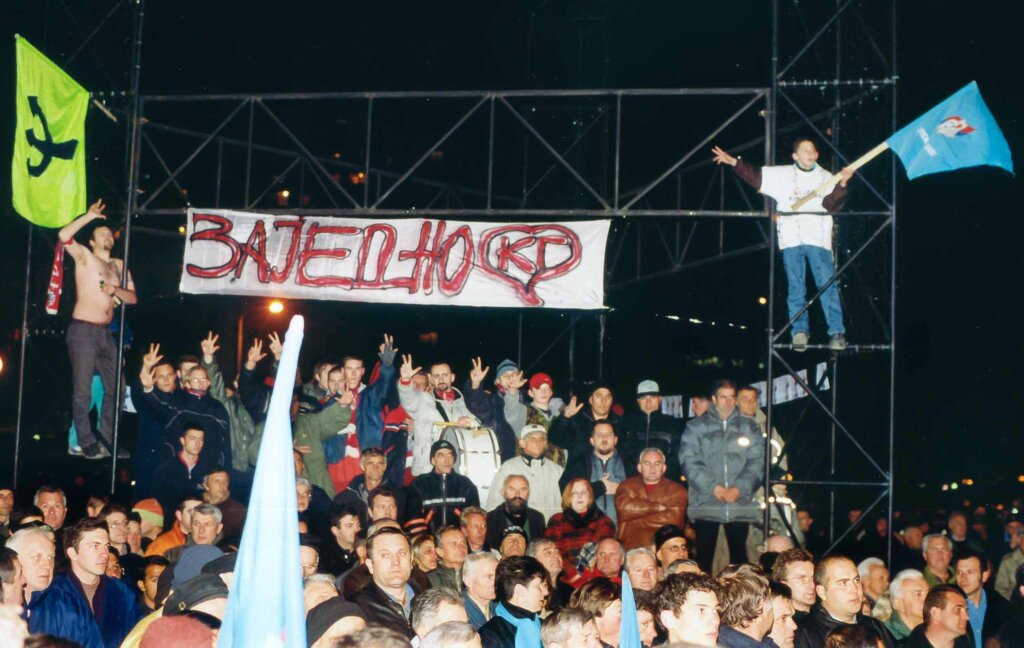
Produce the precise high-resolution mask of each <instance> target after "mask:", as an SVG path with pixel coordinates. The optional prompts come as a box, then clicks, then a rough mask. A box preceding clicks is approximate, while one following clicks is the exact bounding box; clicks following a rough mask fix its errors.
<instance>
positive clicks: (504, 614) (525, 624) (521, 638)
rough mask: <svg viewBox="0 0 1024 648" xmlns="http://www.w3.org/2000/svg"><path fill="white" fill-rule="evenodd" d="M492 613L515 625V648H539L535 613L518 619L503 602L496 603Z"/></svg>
mask: <svg viewBox="0 0 1024 648" xmlns="http://www.w3.org/2000/svg"><path fill="white" fill-rule="evenodd" d="M494 614H495V616H499V617H501V618H502V619H505V620H506V621H508V622H509V623H511V624H512V625H513V626H515V628H516V648H540V645H541V643H540V619H538V618H537V616H536V615H534V617H533V618H532V619H520V618H519V617H516V616H514V615H513V614H512V613H511V612H509V611H508V610H507V609H506V608H505V604H504V603H499V604H498V607H497V608H495V610H494Z"/></svg>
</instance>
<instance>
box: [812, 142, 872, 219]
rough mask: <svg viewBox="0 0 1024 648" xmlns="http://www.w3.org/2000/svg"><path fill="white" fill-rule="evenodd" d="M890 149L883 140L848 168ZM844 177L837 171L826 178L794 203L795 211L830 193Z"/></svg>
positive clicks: (860, 164)
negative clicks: (815, 198)
mask: <svg viewBox="0 0 1024 648" xmlns="http://www.w3.org/2000/svg"><path fill="white" fill-rule="evenodd" d="M888 149H889V145H888V144H887V143H885V142H882V143H881V144H879V145H878V146H876V147H875V148H873V149H871V150H870V151H868V152H867V153H865V154H864V155H862V156H860V157H859V158H857V159H856V160H854V161H853V162H851V163H850V164H849V165H847V167H846V168H847V169H851V170H853V171H856V170H857V169H859V168H861V167H862V166H864V165H865V164H867V163H868V162H870V161H871V160H873V159H875V158H876V157H878V156H879V155H881V154H882V153H884V152H885V151H886V150H888ZM842 179H843V176H842V175H841V174H838V173H836V174H835V175H833V176H832V177H831V178H829V179H828V180H826V181H825V182H824V184H822V185H821V186H820V187H818V188H817V189H815V190H814V191H812V192H811V193H809V194H807V195H806V196H804V197H803V198H801V199H800V200H798V201H796V202H795V203H793V211H797V210H798V209H800V208H801V207H803V206H804V205H806V204H807V203H808V202H810V201H811V199H813V198H814V197H815V196H827V195H828V194H830V193H831V192H832V189H833V188H834V187H835V186H836V185H837V184H839V181H840V180H842Z"/></svg>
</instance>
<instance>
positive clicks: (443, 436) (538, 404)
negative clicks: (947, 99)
mask: <svg viewBox="0 0 1024 648" xmlns="http://www.w3.org/2000/svg"><path fill="white" fill-rule="evenodd" d="M714 154H715V157H714V161H715V162H716V163H718V164H725V165H728V166H731V167H733V168H734V170H735V172H736V174H737V176H738V177H740V178H741V179H742V180H744V181H745V182H748V183H749V184H751V185H753V186H755V187H756V188H758V190H759V191H761V192H763V193H765V194H767V195H769V196H772V197H773V198H774V199H775V200H776V201H777V202H778V204H779V208H780V210H782V211H787V210H788V205H789V204H790V203H792V202H793V200H795V198H796V197H798V196H800V195H803V194H805V193H806V192H807V191H808V190H811V189H814V188H815V187H816V186H817V185H818V184H819V183H820V180H822V179H823V178H825V177H826V176H827V175H828V174H827V173H825V172H823V171H821V170H820V169H819V168H818V167H817V165H816V160H817V150H816V148H815V147H814V145H813V142H810V141H809V140H806V139H798V140H796V141H795V142H794V147H793V160H794V165H793V166H783V167H762V168H756V167H753V166H752V165H750V164H749V163H747V162H745V161H743V160H740V159H739V158H735V157H732V156H731V155H729V154H728V153H726V152H725V151H724V150H722V149H719V148H717V147H716V149H715V150H714ZM851 175H852V172H851V171H849V170H847V169H844V170H843V171H842V172H841V176H842V177H841V180H840V182H839V183H838V186H837V187H836V188H835V189H834V190H833V191H832V193H831V194H830V195H829V196H826V197H824V198H822V197H818V198H817V199H816V200H817V203H815V206H814V208H813V210H812V211H814V212H815V213H813V214H803V213H801V214H795V215H785V216H783V217H780V219H779V239H780V249H782V251H783V259H784V262H785V266H786V271H787V277H788V279H789V282H790V294H789V299H788V306H789V312H790V316H791V318H793V319H794V322H793V326H792V329H791V331H790V333H791V336H792V343H793V344H792V349H793V350H794V351H797V352H800V351H804V350H806V349H807V348H808V340H809V339H810V338H809V329H808V322H807V318H806V306H805V301H806V295H805V288H804V284H805V277H804V273H805V266H806V265H808V264H809V265H810V266H811V269H812V273H813V275H814V278H815V281H816V283H817V285H818V286H819V288H823V294H822V299H821V301H822V306H823V308H824V311H825V315H826V320H827V322H828V325H829V330H828V336H829V341H828V344H827V345H822V346H827V348H830V349H832V350H836V351H840V350H843V349H845V348H846V347H847V343H846V338H845V328H844V325H843V320H842V312H841V308H840V305H839V299H838V294H837V291H836V286H835V283H834V282H832V281H831V279H832V275H831V268H832V258H831V252H830V248H831V217H830V216H828V215H827V214H825V213H824V210H828V211H833V210H838V209H840V208H841V207H842V204H843V202H844V201H845V198H846V183H847V181H848V180H849V179H850V177H851ZM103 211H104V205H103V203H102V201H97V203H95V204H94V205H92V206H91V207H90V209H89V211H88V212H87V213H86V214H85V215H83V216H81V217H79V218H78V219H76V220H74V221H73V222H72V223H70V224H69V225H67V226H66V227H64V228H63V229H62V230H61V232H60V239H61V241H62V242H63V243H64V247H65V248H66V249H67V251H68V254H69V255H70V257H71V258H72V259H73V260H74V263H75V280H76V288H77V290H76V293H77V295H76V303H75V307H74V311H73V313H72V323H71V324H70V325H69V327H68V332H67V343H68V348H69V355H70V359H71V365H72V374H73V381H72V382H73V396H72V410H73V419H74V426H75V428H76V434H77V439H78V442H80V444H81V445H80V447H79V446H78V445H77V444H74V443H73V444H72V446H71V449H70V451H71V452H72V453H73V454H78V455H81V456H82V457H83V458H84V459H86V460H102V459H104V458H106V457H109V456H111V455H114V454H116V455H117V456H118V457H127V456H128V455H129V454H130V456H131V458H132V467H133V473H134V482H133V492H132V497H131V501H130V502H128V501H118V499H115V498H112V497H110V496H107V495H105V494H96V495H94V496H92V497H90V498H89V500H88V502H87V504H86V506H85V507H84V508H85V510H84V511H81V512H79V511H74V514H73V515H71V516H69V515H68V514H69V506H68V498H67V496H66V493H65V492H64V491H63V490H62V489H61V488H59V487H57V486H44V487H42V488H40V489H38V490H37V491H36V492H35V493H34V494H33V496H32V498H31V502H29V501H28V500H27V498H28V495H29V494H28V493H16V492H15V491H14V490H13V487H12V485H9V484H3V483H0V540H3V541H4V546H3V548H0V587H2V590H0V593H2V603H3V605H2V606H0V647H3V648H6V646H8V645H10V646H19V647H20V646H22V645H24V646H32V647H36V646H56V647H64V646H84V647H86V648H115V647H117V646H124V647H135V646H142V647H149V646H176V647H177V646H181V647H191V646H213V645H215V642H216V638H217V635H218V630H219V628H220V624H221V622H222V620H223V618H224V615H225V611H226V608H227V601H228V594H229V592H230V590H231V588H232V585H233V573H234V569H235V562H236V558H237V552H238V547H239V544H240V540H241V535H242V533H243V531H244V530H245V521H246V517H247V514H248V508H247V505H246V504H245V502H248V503H249V505H250V506H259V505H260V503H259V502H252V501H250V499H249V489H250V487H251V485H252V478H253V471H254V467H255V464H256V461H257V458H258V456H259V451H260V445H261V441H262V438H263V431H264V429H263V428H264V425H265V423H266V417H267V411H268V408H269V403H270V400H271V399H270V395H271V393H272V391H273V390H274V387H275V383H279V382H280V381H281V380H285V381H287V385H280V384H278V385H277V387H278V388H279V389H280V388H285V389H286V390H287V389H290V390H291V391H292V403H291V420H292V435H293V459H294V471H295V494H296V502H297V514H298V518H299V520H298V527H299V531H300V538H299V544H300V548H299V556H298V561H297V562H298V564H296V565H295V569H296V570H297V572H300V573H301V575H302V578H303V604H304V607H305V613H306V635H307V642H308V645H309V646H311V647H317V648H325V647H332V648H333V647H349V646H358V647H360V648H375V647H379V648H393V647H406V646H419V647H421V648H433V647H440V646H444V647H445V648H538V647H544V648H555V647H557V648H576V647H579V648H599V647H601V648H604V647H618V646H619V645H620V641H621V640H622V636H623V624H628V625H627V626H626V628H627V629H628V630H629V631H630V633H628V634H631V633H632V631H633V630H635V631H636V633H637V634H638V635H639V640H640V642H641V643H642V645H643V646H645V647H651V646H724V647H726V648H757V647H759V646H760V647H764V648H820V647H827V648H879V647H884V648H895V647H897V646H902V647H906V648H929V647H930V648H1007V647H1018V646H1024V603H1022V601H1024V522H1022V520H1021V519H1020V518H1018V517H1017V516H1016V515H1015V514H1010V511H1002V510H1000V511H998V512H996V511H986V510H976V511H971V512H969V513H964V512H959V511H953V512H951V513H950V514H949V515H948V517H947V518H946V519H945V520H943V522H942V523H939V524H936V522H935V520H934V519H928V520H916V519H912V518H911V517H910V516H904V515H900V516H898V517H897V520H898V528H896V529H890V528H889V525H888V522H889V520H888V518H879V519H877V520H875V521H874V524H873V525H872V524H870V523H869V522H868V520H867V519H865V518H864V511H860V510H853V511H850V512H849V514H850V518H849V522H850V529H851V530H850V532H848V533H846V534H844V535H843V536H842V537H840V538H838V540H839V542H838V543H836V544H835V546H832V543H830V541H829V540H828V539H827V538H826V537H825V534H824V533H823V531H822V529H821V525H819V524H817V523H816V522H815V521H814V519H813V512H812V511H810V510H807V509H801V508H800V507H799V506H798V505H793V506H792V507H790V508H791V509H793V510H789V509H786V508H785V507H781V506H780V511H781V512H782V513H783V515H781V516H775V517H774V518H773V521H775V522H776V523H778V525H779V526H775V525H774V524H773V526H771V527H769V528H767V529H766V528H763V526H762V525H763V522H762V520H763V508H764V506H766V505H770V504H778V503H779V502H783V501H785V502H790V501H791V500H788V493H787V491H786V488H785V487H784V485H779V484H773V485H771V486H770V487H766V484H764V483H763V482H764V474H765V466H766V464H768V465H776V466H777V467H778V468H780V469H782V470H785V469H786V468H787V466H786V459H785V452H784V451H783V447H784V443H785V441H784V438H783V437H782V436H781V435H779V433H778V431H776V430H774V429H767V425H766V418H765V415H764V412H763V411H761V410H760V408H759V405H758V404H759V401H760V396H761V395H760V394H759V393H758V390H757V389H756V388H754V387H751V386H738V385H736V384H734V383H733V382H731V381H729V380H718V381H716V382H715V383H714V384H713V385H711V386H710V389H709V390H708V392H707V396H706V397H704V396H698V397H694V398H693V399H692V402H691V403H690V413H691V416H690V417H689V418H688V420H686V421H685V422H684V420H683V419H679V418H675V417H673V416H669V415H667V414H665V413H663V412H662V409H661V390H660V387H659V385H658V383H657V382H656V381H655V380H652V379H650V378H647V379H644V380H642V381H640V382H639V384H637V387H636V390H635V394H633V393H631V394H630V395H629V397H628V399H619V400H616V398H615V394H613V392H612V389H611V386H610V385H608V384H606V383H602V382H600V381H597V382H592V383H587V384H586V386H585V387H584V388H582V389H581V388H579V387H578V386H577V387H573V389H571V390H569V389H566V388H564V386H563V388H562V389H558V386H556V384H555V382H554V380H553V379H552V377H551V376H550V375H548V374H546V373H543V372H538V373H533V374H532V375H526V373H524V371H523V370H522V369H521V368H520V367H519V366H517V364H516V363H515V362H513V361H511V360H503V361H502V362H501V363H500V364H498V365H497V366H496V368H495V371H494V372H493V373H491V370H490V367H489V366H485V364H484V362H483V361H482V360H481V359H480V358H477V359H475V360H473V362H472V364H471V366H470V367H469V368H468V378H467V379H465V380H464V381H463V382H461V383H460V382H458V380H457V376H456V371H461V368H459V367H456V366H454V365H453V364H452V363H450V362H447V361H444V360H436V361H434V362H433V363H432V364H430V365H425V366H422V367H421V366H418V365H417V364H416V363H415V362H414V359H413V358H412V356H410V355H404V356H401V357H399V354H398V349H397V348H396V346H395V341H394V340H393V339H392V338H391V336H389V335H384V336H383V340H382V342H381V344H380V347H379V355H378V358H377V360H376V361H375V362H374V364H373V366H372V367H368V363H366V362H365V361H364V359H362V358H358V357H353V356H346V357H342V358H340V359H338V358H325V359H323V360H320V361H318V362H317V363H316V364H315V365H314V366H313V369H312V373H311V376H310V377H309V379H308V380H303V377H302V376H301V375H300V374H297V375H296V376H295V377H294V383H293V382H292V377H291V376H279V375H278V372H277V364H278V361H279V360H280V357H281V353H282V351H283V346H282V343H281V340H280V338H279V337H278V336H277V335H276V334H271V335H270V336H269V337H268V338H267V340H266V341H263V340H260V339H257V340H255V341H254V342H253V344H252V346H251V347H250V348H249V349H248V351H247V353H246V354H245V361H244V363H242V364H241V367H240V369H239V371H238V375H237V376H234V377H233V379H231V380H228V377H227V376H225V374H224V373H223V372H222V371H221V367H220V364H219V362H218V359H217V352H218V350H219V346H218V341H219V337H218V336H217V335H215V334H214V333H210V334H209V335H207V337H206V338H205V339H203V340H202V341H201V342H200V344H199V353H198V355H182V356H179V357H177V358H176V359H175V360H174V361H173V362H172V361H170V360H168V359H166V358H165V357H164V356H163V355H162V354H161V346H160V345H159V344H151V345H150V347H149V350H148V353H146V354H145V356H144V357H143V359H142V366H141V368H140V370H139V372H138V374H137V376H136V377H134V378H133V379H132V380H131V381H129V382H130V386H129V387H130V399H131V403H132V405H133V406H134V408H135V410H136V411H137V413H138V418H137V423H138V435H137V443H136V446H135V447H134V448H132V449H131V452H130V453H129V452H128V451H127V450H126V449H125V448H120V447H116V446H115V444H114V443H113V440H114V438H115V437H114V435H113V429H112V425H113V418H114V417H113V408H114V406H115V403H116V402H117V399H116V398H115V396H114V391H115V388H114V385H115V380H114V378H115V375H116V361H115V357H116V354H115V345H114V343H113V340H112V337H111V329H110V325H111V323H112V321H113V313H114V311H115V309H116V308H117V306H118V305H120V304H133V303H135V302H136V301H137V296H136V294H135V289H134V284H133V282H132V279H131V277H130V275H126V274H125V271H124V267H123V264H122V263H121V262H120V261H119V260H117V259H114V258H112V257H111V254H110V253H111V250H112V248H113V244H114V237H113V233H112V231H111V229H110V227H109V226H107V225H106V223H105V217H104V215H103ZM57 283H59V281H58V282H57ZM51 288H53V286H51ZM57 298H58V299H59V294H58V295H57ZM399 360H400V362H398V363H397V366H396V361H399ZM368 368H369V369H370V371H369V372H367V369H368ZM368 374H369V375H368ZM97 383H98V385H97ZM94 387H98V388H99V389H94ZM97 391H98V392H99V393H101V394H102V396H101V397H100V398H96V397H95V392H97ZM634 398H635V407H628V408H627V407H624V406H623V400H633V399H634ZM94 405H98V406H99V412H98V414H97V416H96V425H95V426H94V425H93V421H92V418H91V415H90V409H91V407H93V406H94ZM627 409H629V410H630V411H627ZM766 453H768V454H769V456H766ZM766 491H769V493H768V494H767V495H766ZM19 495H20V496H21V497H20V498H19V497H17V496H19ZM890 544H891V545H892V546H893V551H892V552H891V553H890V552H889V550H888V548H889V546H890ZM993 574H994V577H993ZM890 576H891V578H890ZM632 624H635V625H636V628H632V627H631V625H632ZM624 648H625V647H624Z"/></svg>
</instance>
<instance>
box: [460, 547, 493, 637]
mask: <svg viewBox="0 0 1024 648" xmlns="http://www.w3.org/2000/svg"><path fill="white" fill-rule="evenodd" d="M497 568H498V559H497V558H495V557H494V554H492V553H490V552H485V553H475V554H470V555H468V556H466V562H465V563H463V565H462V583H463V588H462V600H463V604H464V606H465V608H466V614H467V615H468V617H469V622H470V624H472V625H473V627H474V628H475V629H477V630H479V629H480V628H481V627H482V626H483V625H484V624H485V623H487V622H488V621H490V620H491V617H492V616H494V607H495V605H497V604H496V603H495V602H494V599H495V593H494V571H495V570H496V569H497Z"/></svg>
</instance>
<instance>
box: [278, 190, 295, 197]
mask: <svg viewBox="0 0 1024 648" xmlns="http://www.w3.org/2000/svg"><path fill="white" fill-rule="evenodd" d="M290 195H292V192H290V191H288V190H287V189H282V190H281V197H282V198H287V197H288V196H290Z"/></svg>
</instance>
